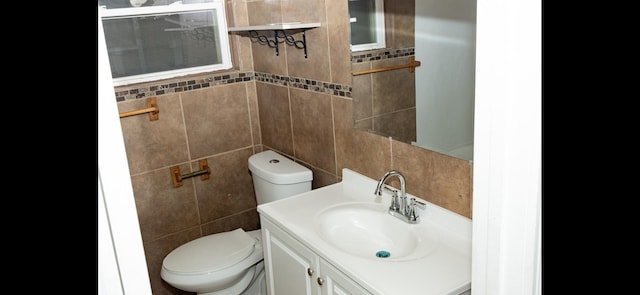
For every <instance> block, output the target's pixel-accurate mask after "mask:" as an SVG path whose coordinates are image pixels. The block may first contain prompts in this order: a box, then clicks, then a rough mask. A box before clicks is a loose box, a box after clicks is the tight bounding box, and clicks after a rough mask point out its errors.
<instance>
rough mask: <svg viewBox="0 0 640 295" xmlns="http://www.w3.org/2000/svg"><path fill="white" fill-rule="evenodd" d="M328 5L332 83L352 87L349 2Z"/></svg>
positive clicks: (336, 2)
mask: <svg viewBox="0 0 640 295" xmlns="http://www.w3.org/2000/svg"><path fill="white" fill-rule="evenodd" d="M330 2H331V3H330V4H327V5H326V12H327V33H328V35H329V54H330V56H331V63H330V66H331V82H334V83H339V84H344V85H351V77H352V76H351V73H350V72H351V47H350V45H349V39H350V36H349V30H348V27H349V7H348V5H347V1H330Z"/></svg>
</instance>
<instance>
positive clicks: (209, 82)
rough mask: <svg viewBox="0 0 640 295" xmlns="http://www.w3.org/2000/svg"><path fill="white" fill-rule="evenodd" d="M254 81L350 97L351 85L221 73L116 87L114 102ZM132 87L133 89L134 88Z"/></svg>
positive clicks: (258, 74)
mask: <svg viewBox="0 0 640 295" xmlns="http://www.w3.org/2000/svg"><path fill="white" fill-rule="evenodd" d="M249 81H258V82H263V83H270V84H275V85H280V86H287V87H293V88H299V89H305V90H309V91H314V92H320V93H325V94H331V95H336V96H343V97H349V98H350V97H351V90H352V86H351V85H342V84H335V83H329V82H324V81H318V80H311V79H306V78H301V77H289V76H281V75H276V74H270V73H262V72H238V73H222V74H218V75H210V76H199V77H190V78H188V79H185V80H179V78H178V79H176V80H172V81H169V82H165V83H161V84H158V85H151V86H149V85H144V86H143V87H140V88H130V89H126V87H127V86H119V87H116V89H121V90H120V91H116V92H115V94H116V101H117V102H122V101H127V100H133V99H140V98H146V97H153V96H158V95H164V94H170V93H177V92H185V91H191V90H198V89H202V88H207V87H215V86H220V85H227V84H232V83H241V82H249ZM134 87H135V86H134Z"/></svg>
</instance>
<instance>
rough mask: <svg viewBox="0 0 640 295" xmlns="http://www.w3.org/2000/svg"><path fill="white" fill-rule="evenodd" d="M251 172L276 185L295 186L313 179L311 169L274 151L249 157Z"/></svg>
mask: <svg viewBox="0 0 640 295" xmlns="http://www.w3.org/2000/svg"><path fill="white" fill-rule="evenodd" d="M249 170H251V173H254V174H255V175H257V176H258V177H260V178H262V179H264V180H266V181H268V182H271V183H275V184H295V183H300V182H306V181H311V180H312V179H313V173H311V170H309V168H307V167H304V166H302V165H300V164H298V163H296V162H294V161H292V160H291V159H289V158H287V157H285V156H283V155H281V154H278V153H276V152H274V151H264V152H261V153H257V154H255V155H253V156H251V157H249Z"/></svg>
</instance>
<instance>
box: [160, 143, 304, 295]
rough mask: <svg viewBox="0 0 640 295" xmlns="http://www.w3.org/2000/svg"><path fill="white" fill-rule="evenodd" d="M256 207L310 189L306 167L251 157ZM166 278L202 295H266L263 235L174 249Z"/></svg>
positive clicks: (220, 237)
mask: <svg viewBox="0 0 640 295" xmlns="http://www.w3.org/2000/svg"><path fill="white" fill-rule="evenodd" d="M249 170H250V171H251V176H252V178H253V188H254V190H255V194H256V202H257V204H258V205H260V204H264V203H267V202H271V201H275V200H280V199H283V198H287V197H290V196H292V195H296V194H300V193H303V192H307V191H310V190H311V181H312V180H313V174H312V173H311V170H309V169H308V168H306V167H304V166H302V165H300V164H298V163H295V162H293V161H292V160H290V159H289V158H286V157H284V156H282V155H280V154H278V153H276V152H274V151H264V152H261V153H257V154H254V155H253V156H251V157H249ZM160 276H161V277H162V279H163V280H164V281H165V282H167V283H168V284H170V285H171V286H173V287H175V288H178V289H180V290H184V291H189V292H195V293H197V294H199V295H239V294H242V295H266V294H267V292H266V284H265V279H264V258H263V254H262V232H261V230H260V229H257V230H252V231H248V232H245V231H244V230H243V229H242V228H238V229H235V230H231V231H227V232H222V233H216V234H211V235H208V236H204V237H200V238H198V239H195V240H193V241H190V242H188V243H186V244H183V245H181V246H180V247H178V248H176V249H174V250H173V251H171V252H170V253H169V254H168V255H167V256H166V257H165V258H164V260H163V261H162V270H161V271H160Z"/></svg>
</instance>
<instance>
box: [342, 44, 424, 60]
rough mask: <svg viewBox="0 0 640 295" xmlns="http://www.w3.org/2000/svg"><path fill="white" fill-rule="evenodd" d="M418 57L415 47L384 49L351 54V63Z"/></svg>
mask: <svg viewBox="0 0 640 295" xmlns="http://www.w3.org/2000/svg"><path fill="white" fill-rule="evenodd" d="M412 55H416V49H415V47H409V48H398V49H392V48H384V49H375V50H367V51H359V52H357V53H352V54H351V63H365V62H370V61H374V60H381V59H387V58H398V57H405V56H412Z"/></svg>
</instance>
